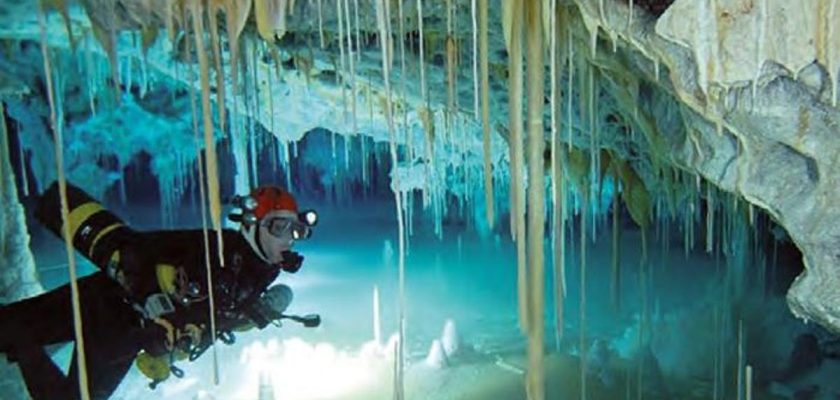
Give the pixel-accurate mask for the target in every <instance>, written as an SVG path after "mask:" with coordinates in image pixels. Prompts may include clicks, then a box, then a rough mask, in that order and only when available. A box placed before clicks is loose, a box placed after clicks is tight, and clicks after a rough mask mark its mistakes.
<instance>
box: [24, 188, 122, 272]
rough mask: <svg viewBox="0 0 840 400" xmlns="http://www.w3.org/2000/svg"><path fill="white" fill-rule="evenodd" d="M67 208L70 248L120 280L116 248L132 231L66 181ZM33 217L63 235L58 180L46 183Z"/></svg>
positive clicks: (117, 250) (118, 255) (118, 258)
mask: <svg viewBox="0 0 840 400" xmlns="http://www.w3.org/2000/svg"><path fill="white" fill-rule="evenodd" d="M67 208H68V210H69V214H68V218H67V219H68V224H69V231H70V237H71V238H72V241H73V247H74V248H75V249H76V250H77V251H79V252H80V253H81V254H82V255H84V256H85V257H87V258H88V259H89V260H90V261H91V262H93V264H95V265H96V266H97V267H98V268H99V269H101V270H102V271H105V272H106V273H107V274H108V275H109V276H110V277H111V278H112V279H116V280H117V281H120V280H121V279H120V278H121V277H119V276H117V275H119V274H118V272H117V271H118V269H117V267H118V266H119V263H120V249H121V248H123V246H124V245H125V244H126V243H128V242H129V241H130V239H131V237H132V236H133V235H134V234H135V232H134V231H133V230H131V228H129V227H127V226H126V225H125V223H123V221H122V220H121V219H120V218H119V217H117V216H116V215H114V214H113V213H112V212H110V211H108V210H107V209H105V207H103V206H102V204H101V203H99V202H98V201H96V200H94V199H93V198H92V197H91V196H90V195H88V194H87V193H85V192H84V191H83V190H82V189H79V188H78V187H76V186H73V185H70V184H67ZM35 218H36V219H37V220H38V221H40V222H41V224H43V225H44V226H45V227H47V228H48V229H49V230H50V231H52V232H53V233H55V234H56V235H57V236H58V237H60V238H63V237H64V224H63V221H62V218H61V196H60V193H59V186H58V182H55V183H53V184H52V185H50V187H49V188H48V189H47V190H46V191H45V192H44V194H43V195H42V196H41V197H40V199H39V200H38V206H37V208H36V210H35Z"/></svg>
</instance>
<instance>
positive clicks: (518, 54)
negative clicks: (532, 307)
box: [508, 1, 528, 334]
mask: <svg viewBox="0 0 840 400" xmlns="http://www.w3.org/2000/svg"><path fill="white" fill-rule="evenodd" d="M513 3H514V4H513V9H512V10H511V12H512V15H511V17H512V21H511V33H510V54H509V58H508V70H509V75H510V78H509V79H510V80H509V84H508V107H509V110H508V119H509V121H510V122H509V129H510V160H511V169H512V170H511V172H510V180H511V183H510V188H511V207H510V209H511V213H510V214H511V229H512V231H513V238H514V240H515V241H516V265H517V269H516V270H517V274H516V282H517V285H516V287H517V292H518V294H519V295H518V299H519V303H518V304H519V326H520V329H521V330H522V333H523V334H527V333H528V300H527V299H528V297H527V282H528V280H527V265H526V259H525V192H524V188H523V185H524V184H523V176H522V173H523V171H522V170H523V167H522V164H523V161H522V157H523V151H522V39H521V38H520V37H521V35H522V7H521V5H522V4H521V3H520V2H516V1H515V2H513Z"/></svg>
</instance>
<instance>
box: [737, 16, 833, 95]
mask: <svg viewBox="0 0 840 400" xmlns="http://www.w3.org/2000/svg"><path fill="white" fill-rule="evenodd" d="M756 19H757V24H758V35H756V39H755V62H756V66H755V77H754V78H753V81H752V101H753V107H755V104H756V102H757V100H758V79H759V77H760V76H761V66H762V65H763V64H764V59H765V56H764V41H765V40H766V39H765V32H766V29H767V0H759V6H758V16H757V17H756ZM830 75H831V74H829V76H830Z"/></svg>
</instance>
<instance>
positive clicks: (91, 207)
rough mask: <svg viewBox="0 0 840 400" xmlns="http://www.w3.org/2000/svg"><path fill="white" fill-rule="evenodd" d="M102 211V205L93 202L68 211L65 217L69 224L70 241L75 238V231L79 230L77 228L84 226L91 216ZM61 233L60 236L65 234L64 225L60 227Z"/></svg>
mask: <svg viewBox="0 0 840 400" xmlns="http://www.w3.org/2000/svg"><path fill="white" fill-rule="evenodd" d="M102 210H103V208H102V205H101V204H99V203H97V202H95V201H89V202H87V203H83V204H81V205H79V206H78V207H76V208H74V209H72V210H70V214H68V215H67V221H68V222H69V223H70V238H71V239H72V238H74V237H76V231H77V230H79V227H80V226H82V224H84V223H85V221H86V220H87V219H88V218H90V216H91V215H93V214H96V213H97V212H99V211H102ZM61 232H62V234H63V233H64V232H65V230H64V225H62V226H61Z"/></svg>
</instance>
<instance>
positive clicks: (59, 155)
mask: <svg viewBox="0 0 840 400" xmlns="http://www.w3.org/2000/svg"><path fill="white" fill-rule="evenodd" d="M37 14H38V26H39V28H40V34H41V35H40V36H41V57H43V60H44V79H45V81H46V85H47V87H46V90H47V100H48V102H49V105H50V128H52V131H53V140H54V142H55V164H56V169H57V173H58V191H59V194H60V197H61V220H62V221H63V223H62V236H63V237H64V249H65V250H66V252H67V266H68V270H69V271H68V272H69V274H70V299H71V302H72V308H73V334H74V338H75V342H76V357H75V358H76V368H77V370H78V379H79V394H80V397H81V399H82V400H90V389H89V388H88V376H87V357H86V353H85V338H84V334H83V329H82V311H81V310H82V307H81V304H79V285H78V282H77V274H76V255H75V252H74V249H73V238H72V237H70V223H69V221H70V216H69V214H70V210H69V206H68V205H67V180H66V179H65V177H64V146H63V143H64V138H63V135H62V132H63V125H64V122H63V118H60V117H59V114H58V113H59V112H60V111H59V110H57V109H56V108H57V107H56V99H55V97H56V93H55V92H54V88H53V83H52V73H53V71H52V68H51V67H50V54H49V48H48V47H47V32H46V29H47V28H46V21H45V16H44V10H43V9H40V10H38V13H37ZM59 95H61V94H59ZM62 114H63V113H62Z"/></svg>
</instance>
